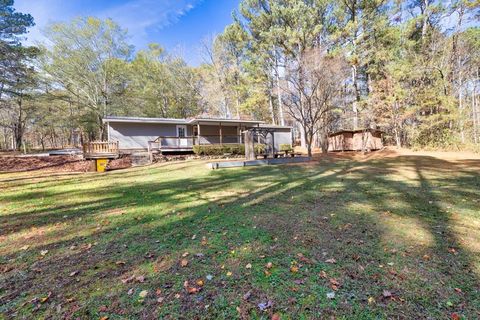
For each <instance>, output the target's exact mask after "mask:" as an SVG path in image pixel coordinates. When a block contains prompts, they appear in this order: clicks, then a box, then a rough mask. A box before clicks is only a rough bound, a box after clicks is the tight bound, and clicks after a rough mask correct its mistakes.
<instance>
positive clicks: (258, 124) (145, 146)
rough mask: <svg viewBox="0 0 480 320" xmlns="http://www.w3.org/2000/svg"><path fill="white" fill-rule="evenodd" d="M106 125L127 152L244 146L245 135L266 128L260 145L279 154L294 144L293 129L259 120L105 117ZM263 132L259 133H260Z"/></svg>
mask: <svg viewBox="0 0 480 320" xmlns="http://www.w3.org/2000/svg"><path fill="white" fill-rule="evenodd" d="M103 123H105V124H106V126H107V133H108V141H111V142H117V141H118V145H119V149H120V150H121V151H123V152H128V151H138V150H150V149H157V150H161V151H162V152H189V151H192V150H193V146H194V145H213V144H220V145H222V144H242V143H244V135H243V132H244V131H245V130H249V129H252V128H264V129H265V132H268V134H263V135H262V134H258V133H257V134H256V142H259V143H266V144H269V145H272V144H274V151H275V152H279V150H280V145H281V144H290V145H291V144H292V127H289V126H277V125H269V124H266V123H265V122H263V121H255V120H240V119H220V118H192V119H172V118H140V117H113V116H110V117H105V118H104V119H103ZM261 131H262V130H258V129H257V132H261ZM272 135H273V139H272ZM272 140H273V141H272Z"/></svg>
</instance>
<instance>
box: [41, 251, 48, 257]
mask: <svg viewBox="0 0 480 320" xmlns="http://www.w3.org/2000/svg"><path fill="white" fill-rule="evenodd" d="M47 253H48V250H42V251H40V254H41V255H42V256H44V255H46V254H47Z"/></svg>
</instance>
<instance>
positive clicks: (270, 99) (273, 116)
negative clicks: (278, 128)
mask: <svg viewBox="0 0 480 320" xmlns="http://www.w3.org/2000/svg"><path fill="white" fill-rule="evenodd" d="M268 103H269V107H270V116H271V117H272V124H276V121H275V111H274V109H273V98H272V91H271V90H270V92H269V93H268Z"/></svg>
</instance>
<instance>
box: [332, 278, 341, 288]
mask: <svg viewBox="0 0 480 320" xmlns="http://www.w3.org/2000/svg"><path fill="white" fill-rule="evenodd" d="M338 287H340V283H339V282H338V281H337V280H336V279H333V278H332V279H330V288H332V290H335V291H337V290H338Z"/></svg>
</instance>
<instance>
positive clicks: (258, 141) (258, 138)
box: [257, 123, 261, 144]
mask: <svg viewBox="0 0 480 320" xmlns="http://www.w3.org/2000/svg"><path fill="white" fill-rule="evenodd" d="M257 128H260V124H259V123H257ZM257 143H258V144H260V143H261V142H260V135H259V134H258V132H257Z"/></svg>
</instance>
